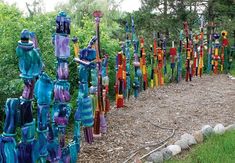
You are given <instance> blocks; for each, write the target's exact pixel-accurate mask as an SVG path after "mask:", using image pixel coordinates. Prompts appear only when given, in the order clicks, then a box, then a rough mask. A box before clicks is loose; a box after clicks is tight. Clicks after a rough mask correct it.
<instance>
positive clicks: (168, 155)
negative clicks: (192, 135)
mask: <svg viewBox="0 0 235 163" xmlns="http://www.w3.org/2000/svg"><path fill="white" fill-rule="evenodd" d="M161 152H162V154H163V159H164V160H169V159H170V158H171V157H172V152H171V150H169V149H167V148H163V149H162V150H161Z"/></svg>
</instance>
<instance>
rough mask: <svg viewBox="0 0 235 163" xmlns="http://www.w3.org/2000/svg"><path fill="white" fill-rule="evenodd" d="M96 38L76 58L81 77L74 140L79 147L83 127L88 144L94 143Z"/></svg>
mask: <svg viewBox="0 0 235 163" xmlns="http://www.w3.org/2000/svg"><path fill="white" fill-rule="evenodd" d="M95 41H96V37H93V38H92V40H91V41H90V42H89V45H88V47H87V48H84V49H82V50H81V51H80V55H79V58H75V61H76V62H78V63H79V66H78V76H79V90H78V98H77V110H76V113H75V118H74V119H75V123H76V124H75V126H76V129H77V130H76V132H74V139H75V140H76V141H77V143H78V145H79V141H80V126H81V125H82V126H83V129H84V137H85V140H86V141H87V142H88V143H90V144H91V143H92V142H93V131H92V127H93V125H94V119H93V118H94V115H93V112H94V110H93V108H94V109H95V106H96V102H97V96H96V93H97V83H98V81H97V71H95V70H96V69H95V68H96V63H95V59H96V51H95V50H94V49H92V48H91V47H92V45H93V44H94V43H95ZM90 70H91V84H92V86H91V87H90V94H91V95H90V96H89V88H88V76H89V72H90Z"/></svg>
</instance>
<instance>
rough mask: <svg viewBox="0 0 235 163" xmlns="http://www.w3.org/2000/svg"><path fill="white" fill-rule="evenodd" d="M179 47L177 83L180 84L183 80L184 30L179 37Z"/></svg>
mask: <svg viewBox="0 0 235 163" xmlns="http://www.w3.org/2000/svg"><path fill="white" fill-rule="evenodd" d="M179 39H180V41H179V47H178V50H177V82H178V83H179V82H180V81H181V79H182V40H183V30H181V31H180V37H179Z"/></svg>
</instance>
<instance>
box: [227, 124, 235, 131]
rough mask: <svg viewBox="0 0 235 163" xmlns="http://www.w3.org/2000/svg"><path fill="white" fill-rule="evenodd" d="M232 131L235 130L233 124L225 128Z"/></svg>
mask: <svg viewBox="0 0 235 163" xmlns="http://www.w3.org/2000/svg"><path fill="white" fill-rule="evenodd" d="M232 130H235V124H231V125H228V126H227V127H225V131H232Z"/></svg>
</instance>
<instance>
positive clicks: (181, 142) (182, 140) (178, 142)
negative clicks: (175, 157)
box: [174, 139, 189, 149]
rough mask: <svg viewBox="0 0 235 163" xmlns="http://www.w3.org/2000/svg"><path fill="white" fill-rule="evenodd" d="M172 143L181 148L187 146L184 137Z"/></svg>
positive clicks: (186, 147)
mask: <svg viewBox="0 0 235 163" xmlns="http://www.w3.org/2000/svg"><path fill="white" fill-rule="evenodd" d="M174 144H175V145H179V146H180V148H181V149H188V148H189V145H188V141H187V140H186V139H180V140H177V141H176V142H175V143H174Z"/></svg>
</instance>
